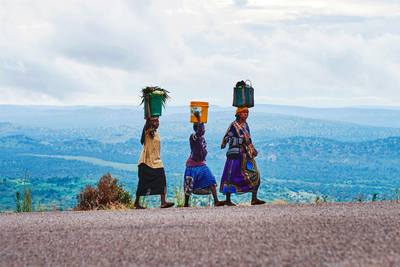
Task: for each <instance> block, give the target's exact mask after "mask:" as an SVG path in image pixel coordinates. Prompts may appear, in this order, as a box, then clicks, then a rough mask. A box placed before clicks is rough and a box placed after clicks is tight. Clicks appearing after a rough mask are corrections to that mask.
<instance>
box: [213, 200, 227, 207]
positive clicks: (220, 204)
mask: <svg viewBox="0 0 400 267" xmlns="http://www.w3.org/2000/svg"><path fill="white" fill-rule="evenodd" d="M225 204H226V200H224V201H218V203H216V204H214V207H222V206H225Z"/></svg>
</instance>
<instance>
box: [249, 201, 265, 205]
mask: <svg viewBox="0 0 400 267" xmlns="http://www.w3.org/2000/svg"><path fill="white" fill-rule="evenodd" d="M265 203H267V202H265V201H263V200H260V201H257V202H251V205H262V204H265Z"/></svg>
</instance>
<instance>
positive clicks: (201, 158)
mask: <svg viewBox="0 0 400 267" xmlns="http://www.w3.org/2000/svg"><path fill="white" fill-rule="evenodd" d="M194 115H195V117H196V118H197V121H198V124H194V125H193V129H194V131H195V133H193V134H191V135H190V138H189V141H190V149H191V153H190V156H189V158H188V160H187V161H186V171H185V180H184V191H185V207H189V199H190V195H191V194H192V193H194V194H209V191H211V193H212V195H213V197H214V206H223V205H225V201H219V200H218V196H217V189H216V187H217V182H216V181H215V177H214V175H213V174H212V173H211V171H210V169H209V168H208V167H207V165H206V156H207V150H206V146H207V143H206V140H205V139H204V137H203V135H204V133H205V130H204V124H203V123H202V122H201V120H200V114H199V112H195V113H194Z"/></svg>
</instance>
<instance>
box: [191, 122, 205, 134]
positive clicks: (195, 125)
mask: <svg viewBox="0 0 400 267" xmlns="http://www.w3.org/2000/svg"><path fill="white" fill-rule="evenodd" d="M197 129H199V124H197V123H193V130H194V131H195V132H197ZM205 129H206V127H205V126H204V124H203V130H205Z"/></svg>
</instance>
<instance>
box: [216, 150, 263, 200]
mask: <svg viewBox="0 0 400 267" xmlns="http://www.w3.org/2000/svg"><path fill="white" fill-rule="evenodd" d="M229 170H231V175H229ZM259 186H260V173H259V172H258V168H257V164H256V161H255V160H254V159H250V157H249V156H248V155H247V154H244V153H242V152H240V155H239V158H237V159H227V160H226V163H225V168H224V173H223V174H222V178H221V187H220V192H221V193H223V194H227V193H236V194H243V193H248V192H256V191H257V190H258V187H259Z"/></svg>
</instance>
